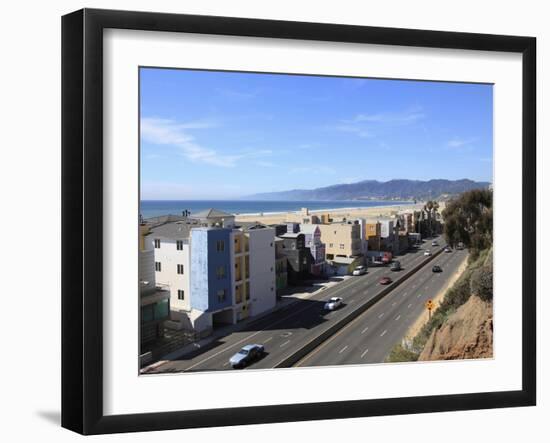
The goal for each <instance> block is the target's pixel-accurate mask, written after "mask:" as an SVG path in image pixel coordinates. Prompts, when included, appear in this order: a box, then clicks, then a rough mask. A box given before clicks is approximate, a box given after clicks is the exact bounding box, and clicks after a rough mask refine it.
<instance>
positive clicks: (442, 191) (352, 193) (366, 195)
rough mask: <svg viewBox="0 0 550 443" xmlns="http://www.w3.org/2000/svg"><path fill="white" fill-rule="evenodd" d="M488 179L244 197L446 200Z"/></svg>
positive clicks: (348, 186)
mask: <svg viewBox="0 0 550 443" xmlns="http://www.w3.org/2000/svg"><path fill="white" fill-rule="evenodd" d="M489 185H490V183H489V182H475V181H472V180H468V179H463V180H443V179H436V180H428V181H421V180H390V181H387V182H379V181H376V180H364V181H360V182H357V183H349V184H340V185H332V186H327V187H324V188H317V189H293V190H290V191H282V192H267V193H262V194H254V195H249V196H246V197H245V198H246V199H247V200H283V201H284V200H291V201H293V200H294V201H296V200H413V199H416V200H427V199H432V200H433V199H441V200H445V199H447V198H449V197H450V196H453V195H456V194H460V193H462V192H465V191H469V190H471V189H478V188H487V187H488V186H489Z"/></svg>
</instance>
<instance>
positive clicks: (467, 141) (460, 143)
mask: <svg viewBox="0 0 550 443" xmlns="http://www.w3.org/2000/svg"><path fill="white" fill-rule="evenodd" d="M476 141H477V138H475V137H471V138H461V137H454V138H452V139H451V140H449V141H448V142H447V146H448V147H449V148H462V147H464V146H469V145H471V144H472V143H474V142H476Z"/></svg>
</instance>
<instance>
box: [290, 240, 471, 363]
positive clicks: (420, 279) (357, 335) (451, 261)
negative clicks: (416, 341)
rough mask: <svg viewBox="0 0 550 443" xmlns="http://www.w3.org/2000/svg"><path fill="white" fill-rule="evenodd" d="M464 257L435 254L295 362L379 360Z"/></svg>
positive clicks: (366, 361) (457, 254) (445, 282)
mask: <svg viewBox="0 0 550 443" xmlns="http://www.w3.org/2000/svg"><path fill="white" fill-rule="evenodd" d="M466 257H467V252H466V251H453V252H451V253H443V254H441V255H439V256H438V257H437V258H436V259H435V260H434V261H433V262H432V263H430V265H428V266H425V267H424V268H422V269H421V270H420V271H418V272H417V273H415V274H414V275H413V276H412V277H411V278H410V279H409V280H407V281H406V282H405V283H404V284H403V285H401V286H399V287H398V288H396V289H395V290H394V291H392V292H391V293H389V294H388V295H387V296H386V297H384V298H383V299H382V300H380V301H379V302H378V303H376V304H375V305H374V306H372V307H371V308H370V309H368V310H367V311H365V312H364V313H363V314H362V315H360V316H359V317H357V318H356V319H354V320H353V321H352V322H350V323H348V325H346V326H345V327H344V328H342V329H340V330H339V331H338V332H337V333H336V334H334V335H333V336H332V337H330V338H329V339H328V340H327V341H325V342H323V343H322V344H321V345H320V346H318V347H317V348H316V349H315V350H313V351H312V352H311V353H310V354H308V355H307V356H306V357H304V358H302V359H301V360H300V361H299V362H298V363H297V364H296V366H326V365H343V364H364V363H380V362H383V361H384V360H385V358H386V356H387V355H388V354H389V352H390V351H391V349H392V347H393V346H394V345H395V344H396V343H399V342H400V341H401V339H402V338H403V337H404V335H405V334H406V332H407V330H408V329H409V327H410V326H412V324H413V323H414V322H415V321H416V319H417V318H418V317H419V316H420V315H421V314H422V311H423V310H425V309H426V308H425V303H426V301H427V300H429V299H431V298H433V297H434V296H435V295H437V293H438V292H440V291H441V290H442V289H443V288H444V287H445V286H446V284H447V282H448V281H449V279H450V278H451V277H452V275H453V274H454V273H455V272H456V271H457V269H458V268H459V266H460V264H461V263H462V262H463V261H464V260H465V258H466ZM436 264H437V265H439V266H440V267H441V268H442V270H443V272H441V273H434V272H432V266H433V265H436Z"/></svg>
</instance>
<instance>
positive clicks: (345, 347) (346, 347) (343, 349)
mask: <svg viewBox="0 0 550 443" xmlns="http://www.w3.org/2000/svg"><path fill="white" fill-rule="evenodd" d="M346 349H348V345H346V346H344V347H343V348H342V349H340V352H338V354H341V353H342V352H344V351H345V350H346Z"/></svg>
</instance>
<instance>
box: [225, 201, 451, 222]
mask: <svg viewBox="0 0 550 443" xmlns="http://www.w3.org/2000/svg"><path fill="white" fill-rule="evenodd" d="M440 205H441V203H440ZM423 207H424V202H420V203H416V204H408V205H387V206H375V207H370V208H338V209H333V210H331V209H325V210H317V211H309V215H310V216H311V215H316V216H319V217H320V216H321V215H323V214H329V215H330V217H331V218H334V219H342V218H344V217H345V218H347V219H350V218H357V217H362V218H367V219H376V218H384V217H393V216H395V215H397V214H400V213H403V212H412V211H419V210H420V209H422V208H423ZM441 209H442V206H440V208H439V211H441ZM304 217H307V215H306V213H305V212H301V211H293V212H281V213H278V214H236V216H235V218H236V220H237V221H242V222H254V221H256V222H259V223H264V224H275V223H283V222H302V220H303V218H304Z"/></svg>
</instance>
